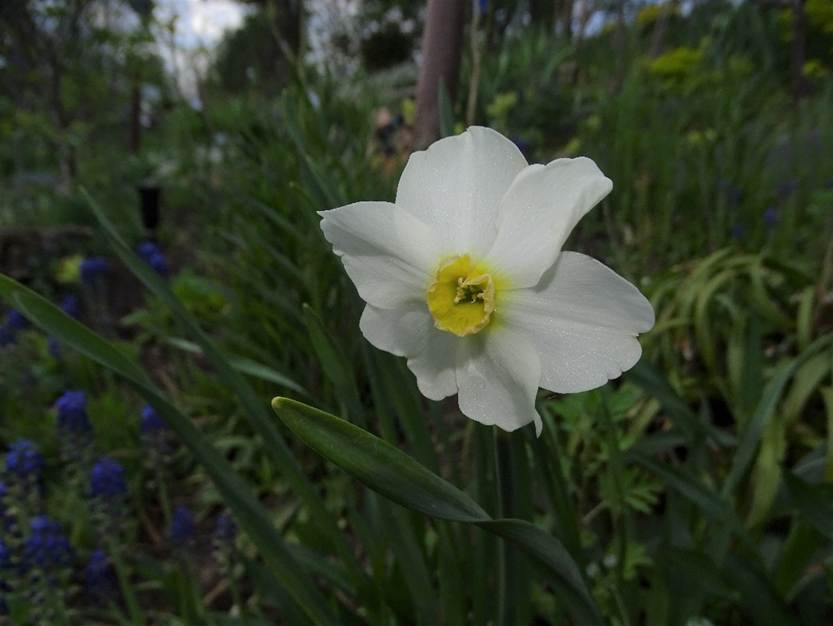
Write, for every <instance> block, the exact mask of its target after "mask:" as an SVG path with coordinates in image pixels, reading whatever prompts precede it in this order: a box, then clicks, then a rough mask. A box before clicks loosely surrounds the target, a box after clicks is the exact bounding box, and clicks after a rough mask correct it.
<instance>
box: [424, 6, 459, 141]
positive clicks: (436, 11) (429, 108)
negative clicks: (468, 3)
mask: <svg viewBox="0 0 833 626" xmlns="http://www.w3.org/2000/svg"><path fill="white" fill-rule="evenodd" d="M464 22H465V4H464V2H463V0H428V11H427V15H426V18H425V32H424V34H423V37H422V67H421V68H420V72H419V85H418V86H417V111H416V129H415V130H416V137H415V144H416V145H415V147H416V148H423V147H425V146H427V145H428V144H430V143H431V142H432V141H434V140H435V139H437V137H439V136H440V105H439V94H440V84H443V85H445V89H446V91H447V92H448V95H449V98H452V99H453V98H454V94H455V93H456V90H457V82H458V78H459V74H460V56H461V54H462V47H463V25H464Z"/></svg>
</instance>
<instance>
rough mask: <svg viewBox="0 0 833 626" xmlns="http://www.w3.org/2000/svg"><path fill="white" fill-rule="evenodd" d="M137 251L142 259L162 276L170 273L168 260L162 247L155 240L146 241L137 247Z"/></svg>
mask: <svg viewBox="0 0 833 626" xmlns="http://www.w3.org/2000/svg"><path fill="white" fill-rule="evenodd" d="M136 253H137V254H138V255H139V256H140V257H141V258H142V260H143V261H144V262H145V263H147V264H148V265H150V267H151V268H152V269H153V270H154V271H155V272H156V273H157V274H159V275H160V276H165V277H167V276H168V274H169V268H168V261H167V259H166V258H165V255H164V254H163V252H162V249H161V248H160V247H159V246H158V245H157V244H156V243H155V242H153V241H144V242H142V243H140V244H139V246H138V247H137V248H136Z"/></svg>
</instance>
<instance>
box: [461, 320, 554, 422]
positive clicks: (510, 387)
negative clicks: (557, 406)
mask: <svg viewBox="0 0 833 626" xmlns="http://www.w3.org/2000/svg"><path fill="white" fill-rule="evenodd" d="M540 379H541V363H540V361H539V359H538V355H537V354H536V352H535V349H534V348H533V347H532V344H531V343H530V342H529V340H528V339H527V337H526V335H525V333H523V332H518V331H516V330H513V329H511V328H507V327H496V328H490V329H489V330H488V331H487V332H483V333H478V334H477V335H472V336H470V337H465V338H463V339H462V340H461V343H460V351H459V353H458V363H457V387H458V389H459V391H458V393H459V397H458V401H459V403H460V410H461V411H462V412H463V413H464V414H465V415H466V416H468V417H470V418H471V419H473V420H477V421H478V422H481V423H483V424H488V425H491V424H496V425H497V426H500V427H501V428H502V429H503V430H508V431H513V430H516V429H517V428H520V427H521V426H525V425H526V424H529V422H533V421H534V422H535V431H536V433H537V434H540V432H541V417H540V416H539V415H538V412H537V411H536V410H535V395H536V393H537V391H538V383H539V381H540Z"/></svg>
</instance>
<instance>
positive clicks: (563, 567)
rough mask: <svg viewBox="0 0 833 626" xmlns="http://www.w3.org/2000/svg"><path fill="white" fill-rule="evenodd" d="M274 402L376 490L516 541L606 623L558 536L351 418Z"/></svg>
mask: <svg viewBox="0 0 833 626" xmlns="http://www.w3.org/2000/svg"><path fill="white" fill-rule="evenodd" d="M272 407H273V408H274V409H275V412H276V413H277V414H278V416H279V417H280V418H281V420H282V421H283V422H284V424H286V426H287V427H288V428H289V429H290V430H291V431H292V432H293V433H295V435H297V436H298V437H299V438H300V439H301V440H302V441H303V442H304V443H305V444H307V445H308V446H309V447H311V448H312V449H313V450H315V451H316V452H318V453H319V454H320V455H321V456H323V457H324V458H326V459H328V460H330V461H332V462H333V463H335V464H336V465H338V466H339V467H341V468H342V469H344V470H345V471H347V472H348V473H350V474H351V475H353V476H354V477H355V478H357V479H358V480H360V481H361V482H362V483H364V484H365V485H367V486H368V487H369V488H371V489H373V490H374V491H378V492H379V493H381V494H382V495H384V496H385V497H387V498H389V499H391V500H393V501H394V502H396V503H398V504H401V505H402V506H405V507H408V508H410V509H414V510H416V511H419V512H421V513H425V514H426V515H429V516H431V517H435V518H439V519H445V520H450V521H456V522H464V523H469V524H475V525H476V526H479V527H480V528H483V529H484V530H486V531H488V532H490V533H493V534H495V535H498V536H500V537H503V538H504V539H506V540H508V541H510V542H512V543H513V544H515V545H516V546H517V547H519V548H521V549H522V550H523V551H525V552H526V553H527V554H529V555H530V556H531V557H532V558H533V559H534V560H535V561H537V562H538V564H540V565H542V566H543V567H544V568H546V570H547V571H548V573H549V574H551V575H553V576H554V586H555V591H556V593H558V594H559V595H560V597H561V598H562V599H563V600H564V603H565V605H566V606H567V608H568V610H569V611H570V613H572V615H573V617H574V618H575V619H576V621H577V622H578V623H580V624H600V623H601V618H600V616H599V611H598V609H597V607H596V604H595V602H594V600H593V598H592V597H591V595H590V593H589V591H588V590H587V587H586V586H585V584H584V580H583V579H582V577H581V573H580V571H579V568H578V566H577V565H576V563H575V561H574V560H573V559H572V557H571V556H570V555H569V553H568V552H567V551H566V550H565V549H564V546H562V545H561V542H559V541H558V540H557V539H556V538H555V537H553V536H551V535H549V534H547V533H545V532H544V531H542V530H540V529H539V528H537V527H535V526H533V525H532V524H530V523H529V522H525V521H522V520H517V519H499V520H493V519H491V518H490V517H489V515H488V514H487V513H486V512H485V511H484V510H483V509H482V508H481V507H480V505H479V504H477V503H476V502H475V501H474V500H472V499H471V498H470V497H469V496H468V495H467V494H466V493H464V492H462V491H460V490H459V489H458V488H457V487H455V486H454V485H452V484H451V483H448V482H447V481H445V480H443V479H442V478H440V477H439V476H437V475H436V474H434V473H432V472H431V471H429V470H428V469H427V468H425V466H423V465H421V464H420V463H419V462H417V461H416V460H415V459H413V458H412V457H410V456H408V455H407V454H405V453H404V452H402V451H401V450H399V449H398V448H396V447H394V446H393V445H391V444H389V443H387V442H386V441H384V440H382V439H380V438H378V437H376V436H374V435H371V434H370V433H368V432H367V431H365V430H362V429H361V428H359V427H357V426H354V425H353V424H350V423H349V422H346V421H345V420H342V419H340V418H338V417H336V416H334V415H331V414H329V413H325V412H323V411H320V410H318V409H316V408H313V407H311V406H308V405H306V404H303V403H301V402H296V401H295V400H290V399H288V398H280V397H279V398H275V399H274V400H272Z"/></svg>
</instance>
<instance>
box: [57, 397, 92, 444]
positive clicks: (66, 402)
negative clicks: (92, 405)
mask: <svg viewBox="0 0 833 626" xmlns="http://www.w3.org/2000/svg"><path fill="white" fill-rule="evenodd" d="M55 408H56V409H57V411H58V428H59V429H60V430H62V431H64V432H69V433H73V434H88V433H89V432H90V431H91V430H92V425H91V424H90V419H89V417H88V416H87V395H86V394H85V393H84V392H83V391H78V390H67V391H65V392H64V393H63V394H62V395H61V397H60V398H58V400H57V402H55Z"/></svg>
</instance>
